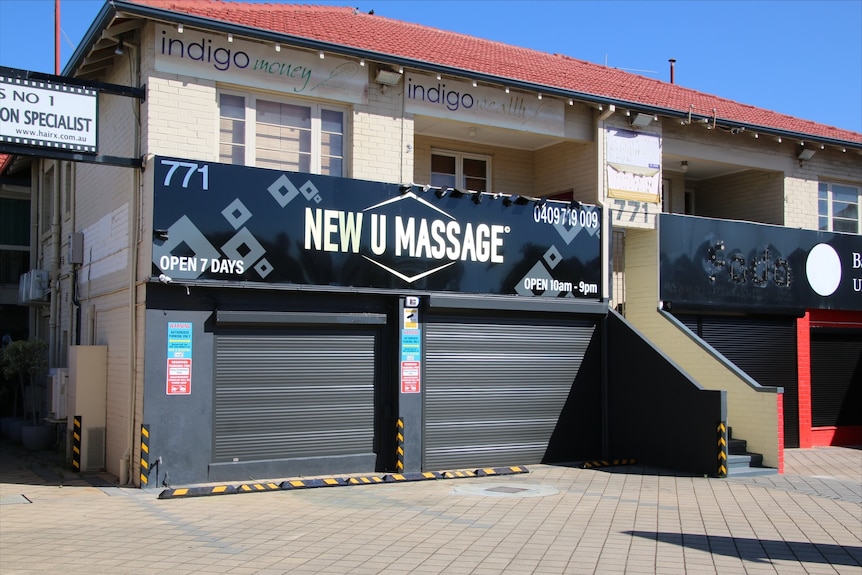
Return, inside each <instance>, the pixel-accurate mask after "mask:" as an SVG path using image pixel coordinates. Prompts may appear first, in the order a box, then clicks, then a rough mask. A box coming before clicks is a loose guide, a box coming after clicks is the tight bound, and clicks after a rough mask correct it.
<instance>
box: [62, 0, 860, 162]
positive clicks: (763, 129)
mask: <svg viewBox="0 0 862 575" xmlns="http://www.w3.org/2000/svg"><path fill="white" fill-rule="evenodd" d="M119 12H123V13H127V14H129V15H133V16H140V17H143V18H148V19H151V20H158V21H161V22H166V23H171V24H183V25H184V26H191V27H197V28H204V29H209V30H214V31H217V32H222V33H224V34H228V33H231V34H234V35H235V36H245V37H247V38H252V39H255V40H266V41H270V42H273V43H275V42H279V43H282V44H291V45H294V46H299V47H302V48H307V49H309V50H323V51H326V52H331V53H333V54H340V55H344V56H352V57H354V58H365V59H367V60H373V61H375V62H381V63H383V64H391V65H394V66H400V67H408V68H413V69H417V70H423V71H428V72H438V73H445V74H449V75H452V76H458V77H462V78H468V79H470V80H476V81H477V82H484V83H489V84H503V85H506V86H508V87H510V88H514V89H519V90H525V91H530V92H541V93H542V94H546V95H548V96H557V97H559V98H563V99H573V100H578V101H582V102H586V103H589V104H595V105H614V106H616V107H617V108H625V109H628V110H632V111H637V112H643V113H647V114H653V115H661V116H666V117H670V118H679V119H681V120H682V119H685V120H691V121H692V123H694V122H704V121H709V122H710V123H712V124H714V125H716V126H719V125H720V126H721V127H723V128H728V129H734V128H744V129H745V130H751V131H754V132H757V133H759V134H768V135H771V136H778V137H782V138H791V139H798V140H800V141H803V140H804V141H807V142H817V143H820V144H824V145H825V144H828V145H831V146H838V147H842V148H853V149H857V150H860V151H862V143H860V142H854V141H850V140H836V139H833V138H824V137H822V136H817V135H814V134H805V133H801V132H793V131H788V130H781V129H778V128H771V127H768V126H758V125H755V124H745V123H742V122H737V121H734V120H729V119H726V118H719V117H716V116H712V115H708V114H707V115H704V114H694V113H691V112H689V111H687V110H686V111H682V110H676V109H671V108H662V107H658V106H648V105H644V104H642V103H638V102H629V101H626V100H619V99H615V98H609V97H607V96H600V95H597V94H591V93H587V92H577V91H572V90H565V89H562V88H557V87H554V86H547V85H542V84H534V83H531V82H524V81H522V80H514V79H510V78H503V77H501V76H493V75H490V74H482V73H478V72H471V71H470V70H464V69H462V68H455V67H451V66H441V65H439V64H434V63H432V62H427V61H424V60H414V59H411V58H399V57H397V56H392V55H391V54H381V53H379V52H374V51H371V50H363V49H360V48H352V47H350V46H344V45H342V44H333V43H331V42H322V41H320V40H311V39H309V38H302V37H300V36H293V35H290V34H281V33H278V32H268V31H266V30H261V29H260V28H252V27H249V26H242V25H239V24H232V23H229V22H223V21H220V20H213V19H211V18H204V17H202V16H192V15H189V14H182V13H179V12H172V11H170V10H164V9H161V8H153V7H151V6H143V5H140V4H135V3H133V2H127V1H126V0H109V1H108V2H106V3H105V6H103V7H102V10H101V11H100V12H99V14H98V16H97V17H96V20H95V21H94V22H93V24H92V25H91V26H90V29H89V30H88V31H87V34H86V35H85V36H84V39H83V40H82V41H81V43H80V44H79V45H78V49H77V50H76V51H75V53H74V54H73V55H72V57H71V58H70V60H69V63H68V64H67V65H66V68H65V69H64V71H63V73H64V75H68V74H70V73H71V72H72V71H74V70H75V69H76V68H77V67H78V66H79V65H80V62H81V61H82V60H83V58H84V57H85V55H86V54H87V52H89V50H90V46H91V45H92V44H94V43H95V42H96V41H98V39H99V37H100V35H101V33H102V31H103V30H104V29H105V28H107V26H108V25H109V24H110V22H111V21H112V20H113V18H114V17H116V15H117V14H118V13H119Z"/></svg>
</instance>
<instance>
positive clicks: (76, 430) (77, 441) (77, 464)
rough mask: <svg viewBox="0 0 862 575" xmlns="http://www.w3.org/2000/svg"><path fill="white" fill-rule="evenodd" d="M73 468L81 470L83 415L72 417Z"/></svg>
mask: <svg viewBox="0 0 862 575" xmlns="http://www.w3.org/2000/svg"><path fill="white" fill-rule="evenodd" d="M72 469H74V470H75V471H81V416H80V415H76V416H75V417H73V418H72Z"/></svg>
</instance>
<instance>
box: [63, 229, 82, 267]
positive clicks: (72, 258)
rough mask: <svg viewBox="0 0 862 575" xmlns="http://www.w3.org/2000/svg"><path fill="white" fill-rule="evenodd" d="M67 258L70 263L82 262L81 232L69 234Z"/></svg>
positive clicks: (77, 263) (78, 263) (79, 263)
mask: <svg viewBox="0 0 862 575" xmlns="http://www.w3.org/2000/svg"><path fill="white" fill-rule="evenodd" d="M67 260H68V262H69V263H70V264H71V265H81V264H83V263H84V234H82V233H81V232H75V233H71V234H69V257H68V258H67Z"/></svg>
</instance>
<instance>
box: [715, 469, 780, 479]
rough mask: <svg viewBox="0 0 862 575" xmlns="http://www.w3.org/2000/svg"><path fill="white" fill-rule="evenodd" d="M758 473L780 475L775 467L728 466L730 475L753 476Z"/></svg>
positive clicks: (728, 474)
mask: <svg viewBox="0 0 862 575" xmlns="http://www.w3.org/2000/svg"><path fill="white" fill-rule="evenodd" d="M757 475H778V470H777V469H775V468H774V467H728V468H727V476H728V477H751V476H757Z"/></svg>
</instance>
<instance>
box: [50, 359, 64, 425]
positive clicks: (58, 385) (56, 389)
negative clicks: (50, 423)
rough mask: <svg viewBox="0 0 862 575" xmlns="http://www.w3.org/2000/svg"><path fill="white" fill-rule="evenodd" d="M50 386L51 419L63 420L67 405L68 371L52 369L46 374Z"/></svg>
mask: <svg viewBox="0 0 862 575" xmlns="http://www.w3.org/2000/svg"><path fill="white" fill-rule="evenodd" d="M48 381H49V383H50V384H51V407H50V411H51V417H54V418H56V419H65V418H66V414H67V413H68V412H67V405H68V385H69V371H68V370H67V369H60V368H56V369H52V370H51V372H50V373H49V374H48Z"/></svg>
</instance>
